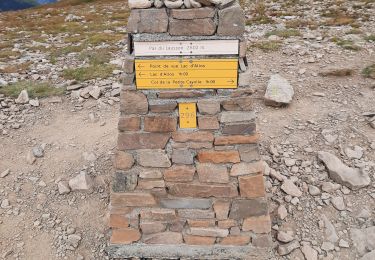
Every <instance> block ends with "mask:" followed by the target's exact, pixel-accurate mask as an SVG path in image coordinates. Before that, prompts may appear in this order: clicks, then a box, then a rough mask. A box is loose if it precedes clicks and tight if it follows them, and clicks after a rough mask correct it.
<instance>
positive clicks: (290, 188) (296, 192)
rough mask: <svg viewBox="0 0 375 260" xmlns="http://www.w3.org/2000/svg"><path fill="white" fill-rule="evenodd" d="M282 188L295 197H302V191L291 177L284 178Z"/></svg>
mask: <svg viewBox="0 0 375 260" xmlns="http://www.w3.org/2000/svg"><path fill="white" fill-rule="evenodd" d="M281 189H282V190H283V191H284V192H285V193H286V194H289V195H291V196H294V197H301V196H302V191H301V190H300V189H299V188H298V187H297V186H296V185H295V184H294V183H293V182H292V181H291V180H289V179H286V180H284V182H283V184H282V185H281Z"/></svg>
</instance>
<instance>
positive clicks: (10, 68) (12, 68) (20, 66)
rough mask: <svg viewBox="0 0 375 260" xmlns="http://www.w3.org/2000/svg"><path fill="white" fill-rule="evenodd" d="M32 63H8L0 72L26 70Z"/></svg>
mask: <svg viewBox="0 0 375 260" xmlns="http://www.w3.org/2000/svg"><path fill="white" fill-rule="evenodd" d="M31 64H33V63H32V62H30V61H29V62H24V63H20V64H15V65H10V66H7V67H5V68H3V69H0V72H1V73H16V72H24V71H26V70H27V69H28V68H29V67H30V65H31Z"/></svg>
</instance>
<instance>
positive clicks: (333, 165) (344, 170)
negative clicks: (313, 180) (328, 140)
mask: <svg viewBox="0 0 375 260" xmlns="http://www.w3.org/2000/svg"><path fill="white" fill-rule="evenodd" d="M318 158H319V160H321V161H322V162H323V163H324V164H325V166H326V167H327V169H328V173H329V177H330V178H331V179H332V180H334V181H335V182H337V183H340V184H342V185H345V186H346V187H348V188H350V189H352V190H358V189H360V188H363V187H366V186H368V185H369V184H370V182H371V180H370V177H369V175H368V173H367V172H365V171H364V170H361V169H356V168H350V167H348V166H346V165H345V164H343V163H342V162H341V160H340V159H339V158H337V157H336V156H335V155H333V154H331V153H328V152H323V151H320V152H318Z"/></svg>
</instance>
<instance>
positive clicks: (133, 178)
mask: <svg viewBox="0 0 375 260" xmlns="http://www.w3.org/2000/svg"><path fill="white" fill-rule="evenodd" d="M129 7H130V8H131V13H130V16H129V20H128V25H127V31H128V54H127V56H126V57H125V64H124V72H125V74H124V77H123V79H122V83H123V87H122V91H121V102H120V104H121V105H120V112H121V115H120V119H119V124H118V130H119V135H118V147H117V148H118V150H117V152H116V155H115V158H114V164H115V168H116V172H115V174H114V178H113V182H112V191H111V199H110V219H109V225H110V227H111V243H110V246H109V247H108V253H109V255H110V256H111V257H113V258H128V257H141V258H142V257H145V258H159V259H160V258H163V259H178V258H185V259H266V257H267V254H268V253H269V249H270V245H271V243H272V240H271V237H270V232H271V220H270V216H269V212H268V205H267V199H266V193H265V186H264V179H263V172H264V164H263V162H262V161H261V160H260V155H259V150H258V140H259V135H258V134H257V132H256V124H255V114H254V111H253V106H252V103H253V102H252V96H251V95H252V93H253V90H252V89H251V88H250V84H249V81H250V71H249V70H248V63H247V59H246V41H245V38H244V36H243V34H244V31H245V17H244V13H243V10H242V8H241V7H240V5H239V4H238V3H237V2H236V1H234V0H173V1H172V0H153V1H149V0H129Z"/></svg>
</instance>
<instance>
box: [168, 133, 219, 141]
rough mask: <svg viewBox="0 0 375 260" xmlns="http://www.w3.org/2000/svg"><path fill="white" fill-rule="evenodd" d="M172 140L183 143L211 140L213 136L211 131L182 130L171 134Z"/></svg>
mask: <svg viewBox="0 0 375 260" xmlns="http://www.w3.org/2000/svg"><path fill="white" fill-rule="evenodd" d="M172 138H173V141H175V142H180V143H185V142H212V141H213V140H214V136H213V134H212V133H211V132H205V131H195V132H183V131H178V132H174V133H173V134H172Z"/></svg>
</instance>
